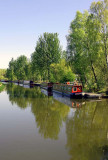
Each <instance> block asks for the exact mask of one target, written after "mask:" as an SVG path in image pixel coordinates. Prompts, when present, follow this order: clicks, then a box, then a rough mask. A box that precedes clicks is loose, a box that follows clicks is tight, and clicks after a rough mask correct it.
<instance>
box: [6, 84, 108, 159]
mask: <svg viewBox="0 0 108 160" xmlns="http://www.w3.org/2000/svg"><path fill="white" fill-rule="evenodd" d="M7 94H8V96H9V100H10V102H11V103H12V104H17V106H18V107H20V108H22V109H25V108H27V107H28V106H29V107H31V108H30V109H31V112H32V113H33V116H34V117H35V122H36V126H37V128H38V133H39V135H41V137H44V139H45V140H46V139H52V140H56V141H59V139H60V138H61V137H63V139H66V141H65V145H64V146H62V142H61V141H60V143H61V146H62V147H64V148H65V150H66V153H67V155H70V160H106V159H108V115H107V114H108V100H102V101H84V100H70V99H69V98H66V97H65V98H63V97H62V96H61V95H57V94H53V96H52V95H48V96H47V93H46V92H45V91H41V90H40V88H38V87H36V88H32V89H30V88H23V87H21V86H17V85H13V84H9V85H7ZM61 102H62V103H61ZM67 105H68V106H69V107H68V106H67ZM64 126H65V127H64ZM62 128H63V129H64V132H62V133H61V129H62ZM36 134H37V133H36ZM53 142H54V141H53ZM56 147H57V146H56ZM66 153H65V154H66ZM57 154H61V153H58V152H57ZM62 159H63V158H62ZM64 160H66V159H65V158H64Z"/></svg>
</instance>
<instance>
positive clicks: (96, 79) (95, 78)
mask: <svg viewBox="0 0 108 160" xmlns="http://www.w3.org/2000/svg"><path fill="white" fill-rule="evenodd" d="M91 67H92V72H93V75H94V78H95V82H96V84H97V77H96V74H95V70H94V67H93V62H92V61H91Z"/></svg>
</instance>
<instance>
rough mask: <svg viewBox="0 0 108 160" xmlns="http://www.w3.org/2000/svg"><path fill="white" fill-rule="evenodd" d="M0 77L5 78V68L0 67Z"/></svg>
mask: <svg viewBox="0 0 108 160" xmlns="http://www.w3.org/2000/svg"><path fill="white" fill-rule="evenodd" d="M0 79H6V69H0Z"/></svg>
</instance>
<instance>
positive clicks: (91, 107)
mask: <svg viewBox="0 0 108 160" xmlns="http://www.w3.org/2000/svg"><path fill="white" fill-rule="evenodd" d="M107 113H108V101H106V100H104V101H102V102H87V103H86V104H85V106H83V109H78V110H76V112H75V115H74V117H71V118H69V119H67V122H66V133H67V145H66V147H67V149H68V150H69V154H70V155H71V160H74V159H75V160H80V159H81V160H91V159H92V160H98V159H100V157H101V159H102V160H104V157H105V152H103V146H107V145H108V136H107V135H108V114H107ZM107 151H108V150H107ZM107 155H108V152H107ZM107 159H108V157H107Z"/></svg>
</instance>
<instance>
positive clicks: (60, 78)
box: [50, 59, 75, 83]
mask: <svg viewBox="0 0 108 160" xmlns="http://www.w3.org/2000/svg"><path fill="white" fill-rule="evenodd" d="M74 80H75V74H74V73H73V72H72V70H71V68H70V67H69V66H67V65H66V61H65V59H61V61H60V63H58V64H55V63H53V64H51V78H50V81H51V82H61V83H64V82H67V81H70V82H72V81H74Z"/></svg>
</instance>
